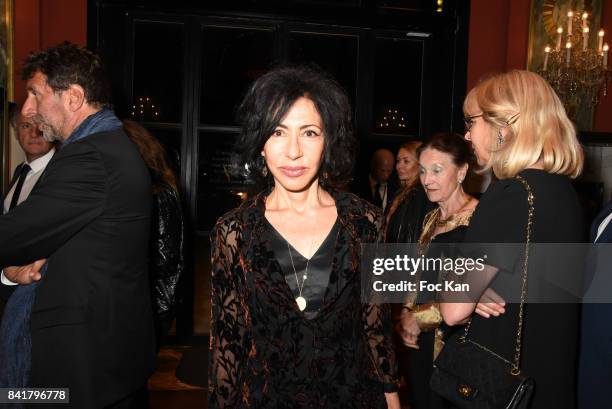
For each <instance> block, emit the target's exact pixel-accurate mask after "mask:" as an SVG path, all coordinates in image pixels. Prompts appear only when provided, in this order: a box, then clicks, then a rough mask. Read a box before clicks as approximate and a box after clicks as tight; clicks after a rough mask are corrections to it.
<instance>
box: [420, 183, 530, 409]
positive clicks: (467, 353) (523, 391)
mask: <svg viewBox="0 0 612 409" xmlns="http://www.w3.org/2000/svg"><path fill="white" fill-rule="evenodd" d="M516 178H517V179H518V180H519V181H520V182H521V183H522V184H523V186H524V187H525V189H526V190H527V201H528V204H529V213H528V219H527V239H526V242H525V259H524V261H523V275H522V288H521V304H520V308H519V320H518V329H517V334H516V348H515V355H514V362H510V361H509V360H507V359H506V358H504V357H502V356H500V355H499V354H496V353H495V352H494V351H491V350H490V349H488V348H487V347H485V346H483V345H481V344H479V343H477V342H475V341H473V340H471V339H468V332H469V330H470V324H471V321H470V322H469V323H468V324H467V325H466V326H465V329H464V331H462V332H458V333H457V334H455V335H454V336H452V337H451V338H449V339H448V340H447V342H446V343H445V345H444V348H443V349H442V351H441V352H440V355H438V358H437V359H436V360H435V362H434V365H433V366H434V367H433V374H432V377H431V380H430V387H431V389H432V390H433V391H434V392H436V393H438V394H439V395H440V396H442V397H443V398H445V399H447V400H448V401H450V402H451V403H452V404H454V405H455V406H457V407H458V408H460V409H527V408H528V407H529V402H530V400H531V396H532V395H533V390H534V387H535V382H534V380H533V379H532V378H530V377H529V376H527V375H526V374H524V373H522V372H521V369H520V359H521V349H522V348H521V347H522V344H521V340H522V334H523V319H524V311H525V295H526V292H527V266H528V264H529V242H530V240H531V228H532V224H533V199H534V195H533V192H532V190H531V186H529V184H528V183H527V181H526V180H525V179H523V178H522V177H521V176H518V175H517V176H516Z"/></svg>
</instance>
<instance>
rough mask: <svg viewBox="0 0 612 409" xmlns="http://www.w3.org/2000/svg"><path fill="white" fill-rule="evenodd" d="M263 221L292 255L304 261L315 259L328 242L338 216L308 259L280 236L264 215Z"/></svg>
mask: <svg viewBox="0 0 612 409" xmlns="http://www.w3.org/2000/svg"><path fill="white" fill-rule="evenodd" d="M264 220H265V221H266V223H267V224H268V226H270V227H271V228H272V231H273V232H274V234H276V235H278V237H279V238H280V239H281V240H282V241H284V242H285V243H287V245H288V246H289V247H290V248H291V251H292V252H293V253H294V254H297V255H298V256H300V257H301V258H303V259H304V260H312V259H313V258H315V256H316V255H317V254H318V253H319V251H320V250H321V249H322V248H323V247H324V245H325V244H326V243H327V240H329V238H330V237H331V236H332V233H333V232H334V230H335V228H336V225H337V224H338V221H339V218H338V215H337V214H336V220H334V223H333V224H332V226H331V228H330V229H329V231H328V232H327V234H326V235H325V238H324V239H323V241H322V242H321V244H319V247H317V249H316V250H315V251H314V252H313V253H312V254H311V255H310V258H308V257H306V256H304V255H303V254H302V253H300V252H299V251H298V250H297V249H296V248H295V247H294V246H293V244H291V242H290V241H289V240H287V239H286V238H285V236H283V235H282V234H281V232H279V231H278V230H277V229H276V227H274V225H273V224H272V223H271V222H270V220H268V218H267V217H266V216H265V214H264Z"/></svg>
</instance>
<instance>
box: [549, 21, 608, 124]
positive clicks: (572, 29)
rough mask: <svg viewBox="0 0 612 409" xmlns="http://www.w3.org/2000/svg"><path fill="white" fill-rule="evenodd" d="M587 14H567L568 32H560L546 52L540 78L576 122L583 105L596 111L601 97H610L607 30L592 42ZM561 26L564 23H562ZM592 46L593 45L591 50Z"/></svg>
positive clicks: (562, 29)
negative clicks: (605, 40)
mask: <svg viewBox="0 0 612 409" xmlns="http://www.w3.org/2000/svg"><path fill="white" fill-rule="evenodd" d="M588 20H589V14H588V13H587V12H583V13H582V14H580V13H574V12H573V11H571V10H570V11H569V12H568V13H567V25H566V31H565V32H564V28H563V27H562V26H559V27H558V28H557V37H556V44H555V45H554V47H553V46H551V45H550V44H549V45H547V46H546V48H545V49H544V63H543V64H542V67H541V68H540V69H539V70H538V74H540V75H541V76H542V77H544V78H545V79H546V80H547V81H548V83H549V84H550V85H551V86H552V87H553V88H554V90H555V92H556V93H557V95H559V98H560V99H561V101H562V102H563V105H564V106H565V109H566V110H567V112H568V114H569V116H570V118H572V119H574V120H575V119H576V114H577V111H579V110H580V109H581V106H583V105H584V104H588V105H590V107H591V108H592V107H595V105H597V103H598V102H599V95H600V94H603V96H606V95H607V87H608V82H610V79H611V70H610V67H609V66H608V50H609V46H608V44H607V43H605V44H604V41H603V40H604V30H603V29H601V30H599V31H598V32H597V41H593V40H592V38H591V36H592V34H593V33H592V32H591V28H590V27H589V21H588ZM560 23H561V22H560ZM589 45H593V46H592V47H590V46H589Z"/></svg>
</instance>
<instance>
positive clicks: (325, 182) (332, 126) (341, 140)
mask: <svg viewBox="0 0 612 409" xmlns="http://www.w3.org/2000/svg"><path fill="white" fill-rule="evenodd" d="M301 97H305V98H308V99H309V100H311V101H312V102H313V103H314V105H315V108H316V109H317V111H318V113H319V115H320V116H321V120H322V122H323V134H324V141H325V143H324V149H323V158H322V162H321V166H320V168H319V181H320V183H321V185H322V186H323V187H325V188H328V187H335V186H338V185H341V184H343V183H346V182H347V181H348V180H349V178H350V177H351V173H352V170H353V161H354V156H355V142H354V136H353V127H352V114H351V106H350V103H349V99H348V97H347V95H346V93H345V92H344V90H343V89H342V88H341V87H340V85H338V83H337V82H336V81H335V80H334V79H332V78H331V77H329V76H328V75H327V74H325V73H324V72H323V71H321V70H320V69H318V68H317V67H312V66H297V67H283V68H276V69H273V70H271V71H269V72H268V73H266V74H264V75H263V76H261V77H259V78H258V79H257V80H256V81H255V82H254V83H253V84H252V85H251V87H250V88H249V90H248V91H247V93H246V95H245V97H244V99H243V101H242V103H241V104H240V106H239V107H238V111H237V118H238V122H239V124H240V125H241V127H242V132H241V134H240V138H239V141H238V144H237V151H238V153H239V154H240V159H241V161H242V163H243V164H245V165H248V167H249V169H250V170H251V171H253V170H254V171H255V175H256V176H260V175H263V170H264V167H265V162H264V160H263V158H262V156H261V151H262V149H263V147H264V145H265V144H266V141H267V140H268V138H269V137H270V136H271V135H272V133H273V132H274V130H275V129H276V127H277V126H278V124H279V123H280V122H281V120H282V119H283V117H284V116H285V115H286V114H287V112H288V111H289V109H290V108H291V107H292V106H293V104H294V103H295V102H296V101H297V100H298V99H299V98H301ZM270 177H271V176H268V178H270ZM268 180H270V179H268Z"/></svg>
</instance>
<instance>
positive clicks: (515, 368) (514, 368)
mask: <svg viewBox="0 0 612 409" xmlns="http://www.w3.org/2000/svg"><path fill="white" fill-rule="evenodd" d="M515 178H516V179H517V180H518V181H519V182H521V184H522V185H523V187H524V188H525V190H526V191H527V204H528V207H529V210H528V213H527V238H526V240H525V258H524V260H523V276H522V285H521V305H520V307H519V319H518V328H517V331H516V347H515V349H514V362H513V363H510V362H509V361H508V360H507V359H505V358H503V357H501V356H500V355H498V354H496V353H495V352H493V351H491V350H490V349H488V348H486V347H484V346H482V345H480V344H478V343H477V342H474V341H472V340H468V341H469V342H470V343H472V344H474V345H476V346H478V347H480V348H481V349H483V350H485V351H487V352H489V353H490V354H492V355H494V356H496V357H498V358H500V359H502V360H503V361H505V362H507V363H509V364H510V366H511V370H510V373H511V374H512V375H515V376H516V375H518V374H520V373H521V369H520V362H521V350H522V335H523V320H524V318H525V297H526V294H527V268H528V266H529V243H530V242H531V233H532V227H533V214H534V210H533V199H534V194H533V190H532V189H531V186H529V183H527V181H526V180H525V179H523V177H521V176H520V175H516V176H515ZM471 324H472V320H470V321H468V323H467V325H466V326H465V331H464V333H463V335H462V336H461V338H460V342H465V341H466V340H467V336H468V332H469V330H470V325H471Z"/></svg>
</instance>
